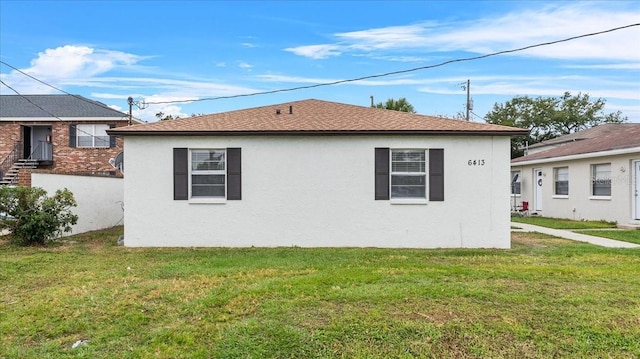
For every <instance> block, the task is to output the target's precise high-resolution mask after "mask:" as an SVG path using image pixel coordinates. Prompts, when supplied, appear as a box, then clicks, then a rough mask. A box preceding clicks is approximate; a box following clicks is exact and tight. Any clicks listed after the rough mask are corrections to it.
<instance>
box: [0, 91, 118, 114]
mask: <svg viewBox="0 0 640 359" xmlns="http://www.w3.org/2000/svg"><path fill="white" fill-rule="evenodd" d="M34 104H35V105H34ZM36 105H37V106H36ZM43 109H44V110H46V111H43ZM52 115H54V116H55V117H112V118H114V120H120V119H122V120H127V119H128V117H127V116H128V115H127V114H125V113H123V112H120V111H117V110H114V109H112V108H110V107H108V106H107V105H105V104H103V103H101V102H98V101H93V100H90V99H88V98H85V97H82V96H78V95H1V96H0V117H2V118H25V119H27V118H35V117H52Z"/></svg>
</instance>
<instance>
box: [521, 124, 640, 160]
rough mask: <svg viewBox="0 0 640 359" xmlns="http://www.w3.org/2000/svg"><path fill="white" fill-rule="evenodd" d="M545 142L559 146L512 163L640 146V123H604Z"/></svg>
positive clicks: (542, 143)
mask: <svg viewBox="0 0 640 359" xmlns="http://www.w3.org/2000/svg"><path fill="white" fill-rule="evenodd" d="M545 143H546V144H550V145H553V144H556V145H558V147H554V148H551V149H549V150H546V151H542V152H537V153H534V154H531V155H528V156H522V157H518V158H514V159H513V160H511V163H519V162H525V161H534V160H541V159H548V158H556V157H564V156H572V155H580V154H586V153H595V152H603V151H613V150H620V149H625V148H634V147H640V123H609V124H604V125H600V126H596V127H592V128H590V129H587V130H583V131H579V132H576V133H572V134H569V135H565V136H561V137H558V138H555V139H552V140H549V141H545V142H541V143H540V144H539V145H544V144H545ZM539 147H541V146H539Z"/></svg>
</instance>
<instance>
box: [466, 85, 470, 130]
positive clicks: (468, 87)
mask: <svg viewBox="0 0 640 359" xmlns="http://www.w3.org/2000/svg"><path fill="white" fill-rule="evenodd" d="M470 93H471V80H467V106H466V107H467V121H469V111H471V96H470Z"/></svg>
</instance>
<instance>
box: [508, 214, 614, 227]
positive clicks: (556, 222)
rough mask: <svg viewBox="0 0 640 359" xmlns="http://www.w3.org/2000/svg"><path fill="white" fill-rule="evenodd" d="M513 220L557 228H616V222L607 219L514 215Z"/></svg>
mask: <svg viewBox="0 0 640 359" xmlns="http://www.w3.org/2000/svg"><path fill="white" fill-rule="evenodd" d="M511 221H512V222H519V223H528V224H533V225H536V226H542V227H548V228H555V229H598V228H616V224H615V223H612V222H606V221H573V220H570V219H561V218H549V217H538V216H527V217H520V216H512V217H511Z"/></svg>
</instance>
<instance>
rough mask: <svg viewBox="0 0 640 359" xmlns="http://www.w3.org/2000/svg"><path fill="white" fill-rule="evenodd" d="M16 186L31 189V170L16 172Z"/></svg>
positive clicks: (25, 169)
mask: <svg viewBox="0 0 640 359" xmlns="http://www.w3.org/2000/svg"><path fill="white" fill-rule="evenodd" d="M18 185H19V186H25V187H31V170H30V169H28V168H23V169H21V170H20V172H18Z"/></svg>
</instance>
